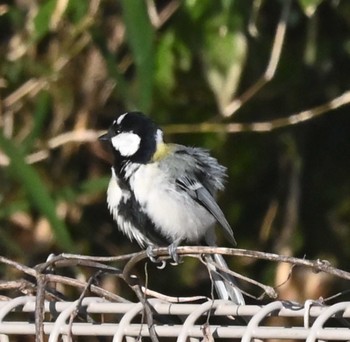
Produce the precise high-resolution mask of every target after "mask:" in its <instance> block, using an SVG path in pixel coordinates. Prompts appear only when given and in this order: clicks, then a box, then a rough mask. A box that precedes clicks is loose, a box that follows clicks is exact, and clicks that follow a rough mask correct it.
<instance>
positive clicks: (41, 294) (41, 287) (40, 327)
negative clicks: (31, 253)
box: [35, 274, 47, 342]
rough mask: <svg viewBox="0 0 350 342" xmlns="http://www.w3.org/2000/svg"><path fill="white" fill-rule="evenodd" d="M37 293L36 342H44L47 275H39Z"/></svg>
mask: <svg viewBox="0 0 350 342" xmlns="http://www.w3.org/2000/svg"><path fill="white" fill-rule="evenodd" d="M36 281H37V292H36V299H35V331H36V334H35V342H43V341H44V314H45V310H44V302H45V288H46V284H47V279H46V275H45V274H39V275H38V276H37V277H36Z"/></svg>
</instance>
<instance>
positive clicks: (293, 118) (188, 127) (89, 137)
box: [0, 90, 350, 260]
mask: <svg viewBox="0 0 350 342" xmlns="http://www.w3.org/2000/svg"><path fill="white" fill-rule="evenodd" d="M349 103H350V90H347V91H346V92H344V93H343V94H341V95H340V96H338V97H335V98H334V99H332V100H330V101H328V102H326V103H323V104H321V105H319V106H316V107H313V108H310V109H307V110H303V111H301V112H298V113H295V114H292V115H290V116H288V117H285V118H278V119H274V120H271V121H265V122H264V121H262V122H252V123H228V124H224V123H214V122H205V123H197V124H174V125H167V126H165V132H166V133H168V134H187V133H242V132H256V133H266V132H271V131H274V130H276V129H279V128H283V127H287V126H293V125H297V124H300V123H302V122H305V121H308V120H311V119H314V118H316V117H318V116H321V115H323V114H326V113H328V112H330V111H332V110H335V109H338V108H340V107H342V106H345V105H347V104H349ZM104 132H105V131H95V130H76V131H71V132H65V133H62V134H60V135H57V136H56V137H53V138H51V139H50V140H48V142H47V146H48V148H47V149H43V150H40V151H37V152H34V153H32V154H29V155H28V156H27V157H26V161H27V163H28V164H33V163H37V162H39V161H42V160H44V159H46V158H48V156H49V152H50V150H53V149H56V148H58V147H61V146H63V145H66V144H70V143H73V142H75V143H87V142H94V141H96V140H97V139H98V137H99V136H100V135H101V134H103V133H104ZM8 164H9V158H8V157H7V156H6V155H5V154H3V153H1V152H0V166H7V165H8ZM120 257H121V258H124V256H120ZM120 257H116V259H115V260H117V259H118V260H120V259H119V258H120Z"/></svg>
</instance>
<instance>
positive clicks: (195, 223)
mask: <svg viewBox="0 0 350 342" xmlns="http://www.w3.org/2000/svg"><path fill="white" fill-rule="evenodd" d="M100 140H103V141H106V142H107V143H108V144H109V146H110V147H111V150H112V153H113V165H112V177H111V180H110V182H109V185H108V190H107V204H108V208H109V210H110V212H111V214H112V216H113V218H114V220H115V221H116V223H117V225H118V228H119V229H120V230H121V231H122V232H123V233H124V234H125V235H126V236H128V237H129V239H130V240H133V239H134V240H136V241H137V242H138V244H139V245H140V246H141V247H142V248H148V250H149V249H152V248H153V247H161V246H168V247H169V253H170V254H171V256H172V258H173V259H174V260H177V255H176V253H175V250H176V247H177V246H178V245H179V244H180V243H182V242H187V243H191V244H202V243H203V242H204V243H205V244H207V245H209V246H215V232H214V228H213V227H214V225H215V223H219V224H220V226H221V227H222V228H223V230H224V232H225V234H226V237H227V238H228V240H229V241H230V242H231V243H232V244H233V245H234V246H235V245H236V241H235V238H234V235H233V232H232V229H231V227H230V225H229V223H228V222H227V220H226V218H225V216H224V214H223V213H222V211H221V209H220V208H219V206H218V204H217V203H216V201H215V199H214V198H215V195H216V192H217V191H218V190H223V188H224V186H223V181H224V178H225V176H226V173H225V172H226V168H225V167H223V166H221V165H220V164H219V163H218V162H217V160H216V159H215V158H213V157H211V156H210V155H209V153H208V152H207V151H206V150H203V149H201V148H194V147H187V146H182V145H177V144H166V143H165V142H164V141H163V132H162V130H161V129H160V128H159V127H158V126H157V125H156V124H155V123H154V122H153V121H152V120H151V119H150V118H148V117H146V116H145V115H144V114H142V113H140V112H128V113H125V114H122V115H121V116H119V117H118V118H117V119H116V120H114V121H113V123H112V125H111V126H110V128H109V129H108V132H107V133H106V134H104V135H103V136H101V137H100ZM214 259H215V262H216V263H219V264H220V265H221V266H222V267H225V266H227V265H226V263H225V261H224V259H223V258H222V256H221V255H216V256H214ZM222 262H223V263H224V264H222ZM216 273H217V272H216ZM216 273H215V274H216ZM219 278H220V281H221V282H222V283H223V284H221V285H220V286H221V287H222V290H221V291H222V292H224V294H222V295H220V294H219V295H220V297H226V298H230V297H232V296H231V295H230V293H228V292H229V291H227V290H226V289H225V288H226V287H227V283H229V285H230V286H231V285H232V283H233V280H232V279H225V282H226V285H225V284H224V282H223V280H222V278H225V276H224V277H223V276H221V277H219ZM215 285H216V284H215ZM233 286H234V285H233ZM219 291H220V290H219ZM238 292H239V290H238ZM225 293H226V294H225ZM237 296H238V297H239V298H238V299H237V298H236V299H235V301H238V303H237V304H240V303H241V304H242V301H243V303H244V300H243V297H242V295H241V293H240V292H239V294H238V295H237V294H235V295H234V297H237Z"/></svg>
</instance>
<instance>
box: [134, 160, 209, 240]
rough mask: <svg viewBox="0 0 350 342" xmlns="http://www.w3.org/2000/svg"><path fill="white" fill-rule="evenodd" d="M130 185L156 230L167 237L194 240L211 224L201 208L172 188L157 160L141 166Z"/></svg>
mask: <svg viewBox="0 0 350 342" xmlns="http://www.w3.org/2000/svg"><path fill="white" fill-rule="evenodd" d="M130 185H131V187H132V188H133V190H134V193H135V197H136V198H137V200H138V201H139V202H140V204H141V206H142V208H143V210H145V211H146V212H147V214H148V215H149V217H150V218H151V219H152V221H153V222H154V223H155V225H156V229H158V230H159V231H160V232H161V233H162V235H165V236H167V237H168V238H170V240H177V239H181V240H187V241H189V242H198V241H199V240H200V239H201V238H202V237H203V236H204V235H205V233H206V232H207V230H208V229H209V228H210V227H211V226H212V225H213V224H214V223H215V219H214V217H213V216H212V215H211V214H210V213H209V212H208V211H207V210H206V209H205V208H203V207H202V206H200V205H199V204H198V203H197V202H195V201H194V200H193V199H192V198H191V197H190V196H189V195H187V194H186V193H185V192H182V191H179V190H176V187H175V181H174V180H168V179H165V175H164V173H163V172H162V171H161V170H160V169H159V168H158V164H157V163H153V164H147V165H141V166H140V168H139V169H138V170H137V171H136V172H135V174H134V175H133V176H132V177H131V179H130Z"/></svg>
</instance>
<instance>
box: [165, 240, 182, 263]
mask: <svg viewBox="0 0 350 342" xmlns="http://www.w3.org/2000/svg"><path fill="white" fill-rule="evenodd" d="M178 245H179V243H178V242H177V241H175V242H173V243H172V244H171V245H169V247H168V251H169V256H170V257H171V259H172V260H173V261H172V262H171V263H170V264H171V265H174V266H176V265H178V264H180V263H181V262H182V259H181V258H180V257H179V255H178V254H177V252H176V248H177V247H178Z"/></svg>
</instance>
